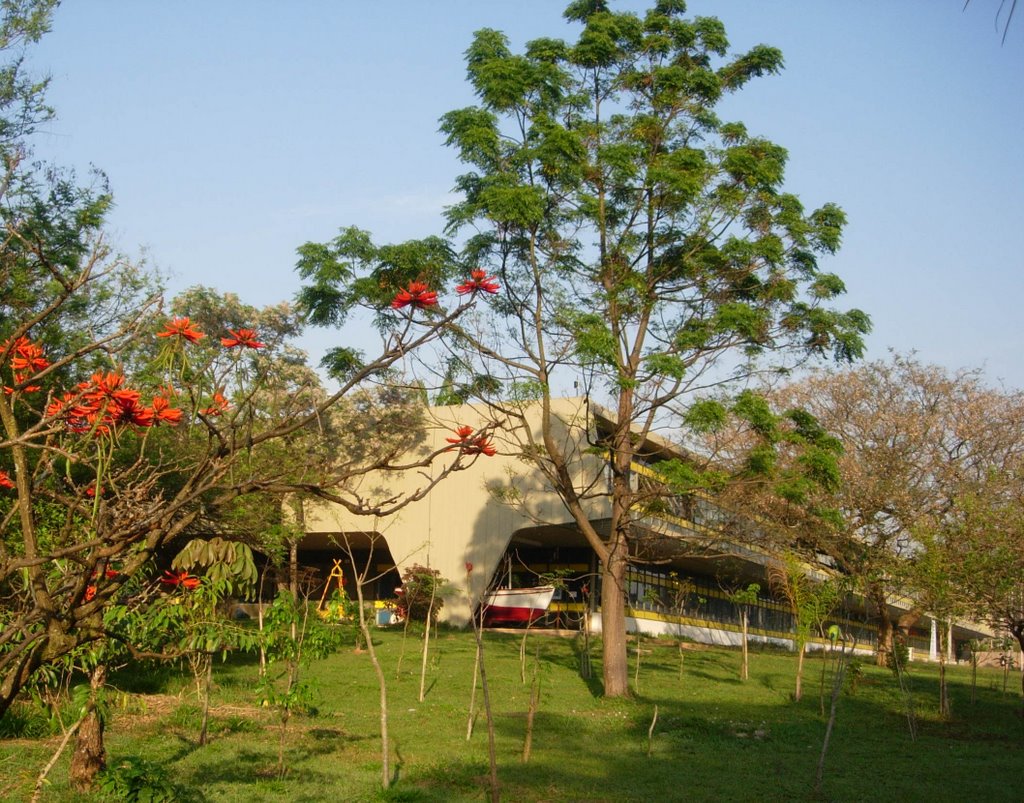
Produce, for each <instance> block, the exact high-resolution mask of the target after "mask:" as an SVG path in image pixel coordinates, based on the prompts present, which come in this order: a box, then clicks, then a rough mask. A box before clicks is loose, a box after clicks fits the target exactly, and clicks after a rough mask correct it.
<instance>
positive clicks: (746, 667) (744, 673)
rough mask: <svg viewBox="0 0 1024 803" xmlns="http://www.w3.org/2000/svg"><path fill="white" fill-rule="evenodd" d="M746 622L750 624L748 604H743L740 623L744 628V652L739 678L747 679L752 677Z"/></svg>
mask: <svg viewBox="0 0 1024 803" xmlns="http://www.w3.org/2000/svg"><path fill="white" fill-rule="evenodd" d="M746 624H748V614H746V605H743V607H742V609H741V610H740V611H739V625H740V628H741V630H742V634H741V636H740V637H741V639H742V640H741V643H740V650H741V653H742V657H741V661H740V664H739V679H740V680H746V678H749V677H750V660H749V659H750V653H749V651H748V649H746Z"/></svg>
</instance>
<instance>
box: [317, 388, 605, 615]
mask: <svg viewBox="0 0 1024 803" xmlns="http://www.w3.org/2000/svg"><path fill="white" fill-rule="evenodd" d="M553 410H554V411H555V413H556V415H557V419H558V427H557V428H556V429H557V432H556V436H557V438H558V439H559V441H560V443H561V444H562V446H563V448H564V447H568V448H570V449H572V450H574V451H575V452H576V453H577V457H578V460H576V461H575V462H576V464H577V465H578V466H579V467H580V474H579V475H578V479H579V481H580V482H581V483H582V482H585V481H586V480H588V479H589V480H593V479H594V478H595V477H601V475H602V471H603V467H602V461H601V460H600V459H599V458H597V457H594V456H590V455H586V454H583V451H582V450H583V449H585V448H586V445H587V443H586V437H585V432H584V429H585V428H586V426H587V416H586V407H585V405H584V402H583V400H582V399H559V400H556V402H555V406H554V407H553ZM528 413H529V414H528V417H527V420H528V425H529V427H530V428H531V430H532V431H533V433H534V435H535V437H537V438H538V440H539V424H540V415H539V409H538V408H536V407H533V408H530V410H529V411H528ZM489 415H490V414H489V412H488V410H487V409H486V408H483V407H479V406H471V405H462V406H455V407H436V408H432V409H431V418H432V419H433V420H432V424H431V429H430V431H429V432H428V433H427V441H426V446H427V447H428V448H429V449H442V448H444V447H445V446H447V442H446V440H445V439H446V438H448V437H451V436H453V430H454V429H456V428H457V427H459V426H460V425H469V426H473V427H475V428H478V429H479V428H481V427H484V426H486V425H487V423H488V417H489ZM492 442H493V444H494V446H495V447H496V448H497V449H498V454H496V455H495V456H493V457H488V456H486V455H480V456H479V457H477V458H476V459H475V460H474V461H473V463H472V465H470V466H469V467H468V468H466V469H465V470H463V471H458V472H455V473H454V474H452V475H451V476H449V477H447V478H446V479H445V480H444V481H442V482H441V483H439V484H438V485H437V487H435V488H434V490H433V491H431V493H429V494H428V495H427V496H426V497H425V498H424V499H422V500H420V501H418V502H414V503H412V504H410V505H408V506H407V507H405V508H404V509H402V510H401V511H400V512H399V513H397V514H396V515H395V516H393V517H391V518H388V519H367V518H363V517H355V516H352V515H350V514H349V513H348V512H347V511H346V510H345V509H344V508H342V507H340V506H338V505H327V504H317V505H309V506H307V509H306V531H307V532H308V533H310V534H313V533H321V534H338V533H341V532H345V531H349V532H365V531H372V532H376V533H378V534H380V535H381V536H383V537H384V538H385V540H386V541H387V544H388V547H389V549H390V551H391V555H392V557H393V558H394V560H395V563H396V565H397V566H398V570H399V572H400V573H401V572H402V571H404V570H405V569H406V568H407V567H408V566H411V565H412V564H416V563H418V564H421V565H425V566H430V567H432V568H434V569H438V570H439V571H440V572H441V574H442V576H443V577H445V578H447V579H448V580H449V581H451V582H452V583H453V585H454V586H455V587H456V588H457V592H456V593H454V594H453V595H452V596H450V597H448V598H446V600H445V607H444V612H443V617H444V618H445V619H447V620H448V621H450V622H452V623H453V624H457V625H463V624H466V623H467V622H468V621H469V613H470V605H469V600H470V598H471V595H472V599H474V600H476V599H478V598H479V595H480V594H482V593H483V591H484V589H485V588H486V586H487V584H488V582H489V581H490V578H491V575H492V574H493V573H494V570H495V568H496V566H497V564H498V561H499V560H500V558H501V556H502V554H503V553H504V551H505V548H506V547H507V546H508V543H509V540H510V538H511V537H512V535H513V533H515V532H516V531H517V530H519V529H521V528H525V527H533V526H536V525H538V524H564V523H570V522H571V519H570V517H569V515H568V513H567V512H566V510H565V507H564V506H563V505H562V502H561V500H560V499H559V498H558V497H557V496H556V495H555V494H554V493H552V492H551V491H550V490H549V489H548V488H547V487H546V486H545V482H544V478H543V477H542V475H541V474H540V472H539V471H537V469H536V468H535V467H534V466H533V465H532V464H531V463H529V462H527V461H525V460H524V459H522V458H520V457H517V455H519V454H522V451H523V446H522V444H523V443H524V442H525V441H524V439H523V433H515V432H511V431H510V427H509V425H508V424H507V423H504V424H503V427H502V428H499V429H496V430H495V433H494V436H493V439H492ZM452 457H454V453H452ZM441 459H442V460H449V461H450V460H451V458H450V457H448V456H447V455H446V456H444V457H442V458H441ZM584 471H585V472H587V473H586V475H584V473H583V472H584ZM427 481H428V480H427V477H426V476H425V475H424V474H423V473H421V472H420V471H413V472H407V473H405V474H404V475H399V474H392V475H387V476H377V477H374V478H373V479H372V480H370V481H368V482H366V483H364V487H366V488H377V489H378V490H377V491H376V492H377V493H384V492H386V491H390V492H391V493H408V492H410V491H412V490H414V489H416V488H422V487H423V486H424V485H426V484H427ZM601 481H602V482H603V481H604V480H603V479H601ZM503 493H504V494H507V495H509V497H510V501H501V499H500V498H499V496H500V495H501V494H503ZM590 513H591V517H592V518H600V517H602V516H603V515H606V514H605V513H603V511H602V510H600V509H594V510H592V511H590ZM467 562H471V563H472V564H473V567H474V568H473V573H472V588H470V589H467V587H466V586H467V583H466V563H467Z"/></svg>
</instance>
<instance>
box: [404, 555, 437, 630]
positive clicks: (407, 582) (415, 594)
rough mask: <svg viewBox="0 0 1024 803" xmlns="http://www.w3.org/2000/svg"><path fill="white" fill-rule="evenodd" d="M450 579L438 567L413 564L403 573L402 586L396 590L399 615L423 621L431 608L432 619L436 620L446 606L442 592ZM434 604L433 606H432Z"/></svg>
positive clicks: (411, 619)
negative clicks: (443, 575)
mask: <svg viewBox="0 0 1024 803" xmlns="http://www.w3.org/2000/svg"><path fill="white" fill-rule="evenodd" d="M447 585H448V581H447V580H445V579H444V578H443V577H442V576H441V572H439V571H438V570H437V569H430V568H428V567H426V566H420V565H419V564H418V563H415V564H413V565H412V566H410V567H409V568H408V569H406V570H405V572H404V573H403V574H402V587H401V588H400V589H398V591H397V592H395V593H396V594H397V595H398V596H397V597H396V598H395V600H394V606H395V609H396V610H397V611H398V615H399V616H401V617H402V618H404V619H408V620H410V621H412V622H422V621H424V620H425V619H426V618H427V610H428V609H429V610H430V621H431V622H432V623H433V622H436V621H437V616H438V614H439V613H440V612H441V608H442V607H444V599H443V598H442V596H441V595H442V594H443V593H444V592H445V590H446V588H447ZM431 606H433V607H431Z"/></svg>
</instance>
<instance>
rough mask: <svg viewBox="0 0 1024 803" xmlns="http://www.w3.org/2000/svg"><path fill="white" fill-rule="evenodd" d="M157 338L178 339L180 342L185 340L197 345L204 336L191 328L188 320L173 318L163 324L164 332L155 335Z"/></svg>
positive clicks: (190, 322)
mask: <svg viewBox="0 0 1024 803" xmlns="http://www.w3.org/2000/svg"><path fill="white" fill-rule="evenodd" d="M156 336H157V337H180V338H181V339H182V340H187V341H188V342H189V343H197V342H199V341H200V340H202V339H203V338H204V337H206V335H204V334H203V333H202V332H200V331H199V330H198V329H196V328H195V327H194V326H192V321H191V320H190V319H188V318H175V319H174V320H173V321H168V322H167V323H166V324H164V330H163V331H162V332H157V333H156Z"/></svg>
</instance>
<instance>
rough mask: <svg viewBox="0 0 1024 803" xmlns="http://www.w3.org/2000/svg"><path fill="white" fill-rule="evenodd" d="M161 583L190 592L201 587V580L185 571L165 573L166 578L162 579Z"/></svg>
mask: <svg viewBox="0 0 1024 803" xmlns="http://www.w3.org/2000/svg"><path fill="white" fill-rule="evenodd" d="M160 582H161V583H163V584H164V585H168V586H180V587H182V588H184V589H186V590H188V591H192V590H193V589H196V588H198V587H199V578H198V577H194V576H193V575H191V574H189V573H188V572H186V571H185V570H184V569H182V570H181V571H180V572H171V571H166V572H164V576H163V577H161V578H160Z"/></svg>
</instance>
